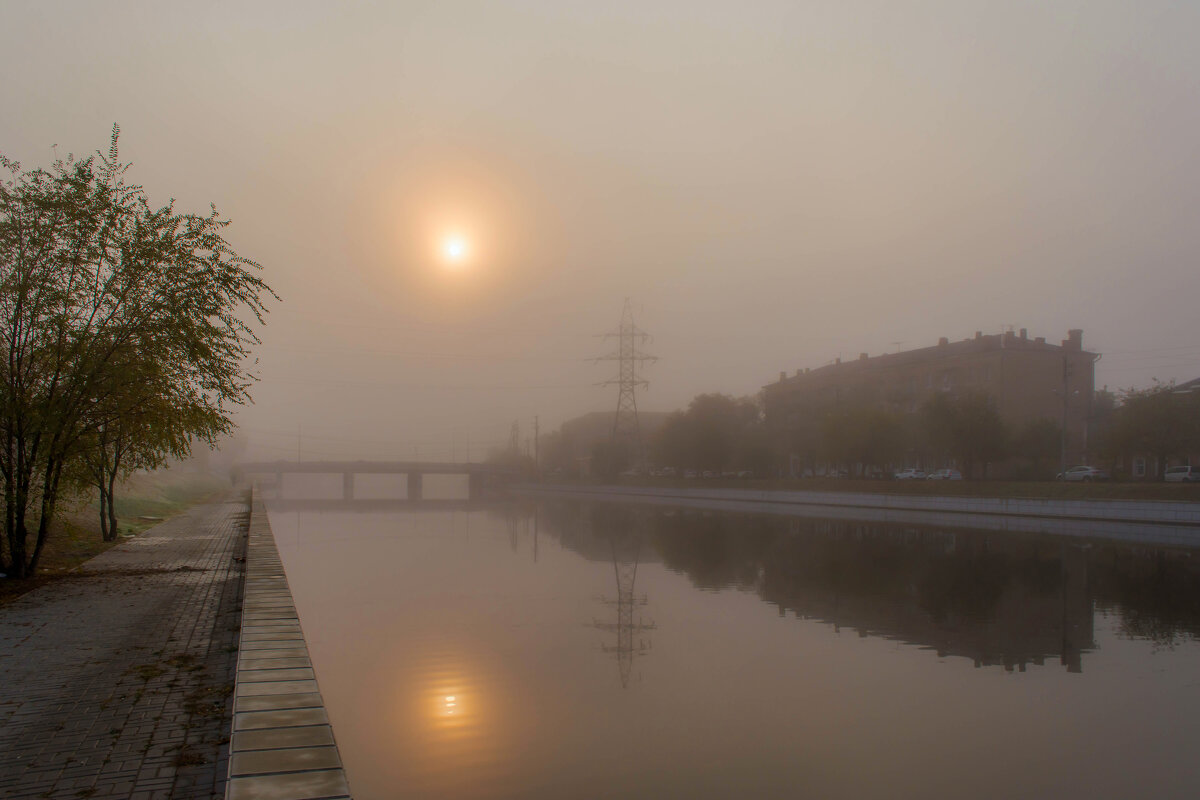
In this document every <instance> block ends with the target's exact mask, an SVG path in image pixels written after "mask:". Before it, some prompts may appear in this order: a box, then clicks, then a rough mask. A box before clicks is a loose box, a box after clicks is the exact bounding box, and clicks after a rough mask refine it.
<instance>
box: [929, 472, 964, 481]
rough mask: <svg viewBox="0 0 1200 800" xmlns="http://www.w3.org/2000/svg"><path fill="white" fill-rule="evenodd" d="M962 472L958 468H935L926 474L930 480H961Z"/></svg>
mask: <svg viewBox="0 0 1200 800" xmlns="http://www.w3.org/2000/svg"><path fill="white" fill-rule="evenodd" d="M962 479H963V476H962V473H961V472H959V471H958V470H956V469H939V470H934V471H933V472H931V473H929V474H928V475H926V476H925V480H928V481H961V480H962Z"/></svg>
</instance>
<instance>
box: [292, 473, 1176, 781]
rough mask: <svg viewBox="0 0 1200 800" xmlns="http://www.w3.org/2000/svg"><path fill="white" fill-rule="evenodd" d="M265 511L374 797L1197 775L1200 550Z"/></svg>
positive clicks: (630, 514)
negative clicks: (1198, 555)
mask: <svg viewBox="0 0 1200 800" xmlns="http://www.w3.org/2000/svg"><path fill="white" fill-rule="evenodd" d="M437 491H438V489H437V488H436V487H434V488H433V490H432V493H431V490H430V487H429V486H427V487H426V497H430V496H431V494H432V496H433V497H434V498H436V497H437ZM446 491H448V492H449V493H448V494H446V495H445V496H447V497H449V496H453V488H452V487H451V488H450V489H448V490H446ZM268 509H269V511H270V521H271V525H272V528H273V529H274V532H275V537H276V541H277V543H278V546H279V551H280V554H281V556H282V558H283V561H284V565H285V568H286V571H287V575H288V578H289V580H290V583H291V587H292V592H293V595H294V597H295V600H296V605H297V607H298V610H299V614H300V618H301V624H302V627H303V630H304V633H305V635H306V637H307V640H308V644H309V648H310V651H311V655H312V659H313V662H314V666H315V669H316V673H317V678H318V680H319V683H320V688H321V691H322V693H323V694H324V697H325V701H326V705H327V708H328V711H329V715H330V717H331V720H332V723H333V728H334V731H335V734H336V737H337V741H338V745H339V747H340V749H341V753H342V757H343V759H344V761H345V766H346V770H347V774H348V776H349V780H350V784H351V788H352V789H353V791H354V794H355V797H357V798H360V800H372V799H373V798H378V799H380V800H382V799H383V798H393V797H400V796H403V797H411V798H517V797H520V798H592V797H596V798H601V797H620V798H675V797H680V798H684V797H686V798H729V797H755V798H776V797H778V798H784V797H786V798H793V797H802V796H808V797H847V798H861V797H947V798H948V797H955V798H957V797H964V796H970V797H988V798H991V797H994V798H1011V797H1014V796H1028V797H1076V796H1087V797H1093V798H1096V797H1130V796H1135V795H1144V796H1155V797H1194V796H1197V794H1198V793H1200V759H1197V758H1195V755H1194V752H1195V747H1196V744H1197V743H1198V742H1200V642H1198V638H1197V637H1198V634H1200V564H1198V563H1197V558H1195V557H1193V553H1192V552H1191V551H1188V550H1183V549H1160V548H1152V547H1144V546H1143V547H1135V546H1130V545H1124V544H1115V543H1111V542H1105V541H1099V540H1096V541H1088V540H1080V539H1078V538H1073V539H1058V538H1054V537H1048V536H1039V535H1026V534H1013V533H995V532H982V531H972V530H968V529H962V528H945V527H939V526H936V525H928V526H911V525H904V526H899V525H887V524H881V523H874V522H855V521H852V520H836V521H835V520H823V519H820V518H817V517H813V518H805V517H794V516H793V517H784V516H770V515H761V514H737V513H730V512H717V511H705V510H701V509H684V508H665V507H653V506H635V505H624V504H619V503H596V502H590V501H583V500H570V499H552V500H543V501H533V500H524V501H516V502H509V503H506V504H498V505H495V506H491V507H485V508H466V507H456V506H453V505H447V506H438V505H437V504H436V502H435V503H430V504H428V505H426V506H419V507H418V506H414V507H412V508H382V509H381V508H374V507H372V506H371V505H370V504H366V505H364V506H361V507H358V508H356V507H339V506H338V504H336V503H334V504H331V506H330V507H329V508H326V509H299V510H297V509H295V508H292V507H289V506H288V504H287V503H286V502H285V503H276V504H275V505H274V506H272V505H271V504H270V503H269V504H268ZM360 509H366V510H360Z"/></svg>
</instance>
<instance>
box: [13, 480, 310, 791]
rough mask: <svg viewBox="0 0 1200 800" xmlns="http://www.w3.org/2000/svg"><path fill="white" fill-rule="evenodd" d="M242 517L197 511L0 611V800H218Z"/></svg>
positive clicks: (219, 509)
mask: <svg viewBox="0 0 1200 800" xmlns="http://www.w3.org/2000/svg"><path fill="white" fill-rule="evenodd" d="M248 510H249V509H248V508H247V506H246V504H245V503H244V502H224V503H213V504H207V505H203V506H197V507H195V508H193V509H191V510H189V511H188V512H186V513H184V514H182V515H180V516H178V517H176V518H174V519H172V520H169V521H167V522H164V523H162V524H160V525H157V526H155V527H154V528H151V529H150V530H149V531H146V532H145V533H143V534H142V535H140V536H138V537H136V538H132V539H129V540H127V541H125V542H122V543H121V544H119V545H117V546H116V547H114V548H112V549H111V550H109V551H107V552H106V553H104V554H103V555H101V556H98V557H97V558H95V559H92V560H91V561H89V562H88V563H87V564H86V565H84V566H83V567H82V568H81V569H80V570H79V571H78V572H77V573H74V574H72V575H71V576H69V577H65V578H61V579H58V580H56V581H53V582H51V583H48V584H46V585H44V586H42V587H40V588H38V589H36V590H34V591H31V592H29V593H28V594H26V595H23V596H22V597H20V598H17V599H16V600H14V601H12V602H10V603H8V604H6V605H5V606H4V607H3V608H0V674H2V675H3V677H4V680H3V681H0V797H5V798H9V797H12V798H26V797H28V798H34V797H85V796H90V797H93V798H108V797H111V798H140V800H153V799H154V798H189V799H190V798H206V799H207V798H214V797H222V796H223V795H224V793H225V787H226V783H227V776H228V759H229V746H228V744H227V737H228V735H229V731H230V726H231V723H232V708H233V698H232V696H231V693H230V692H231V687H232V685H233V682H234V676H235V672H234V670H235V668H236V663H237V658H238V638H239V627H240V624H241V604H242V588H243V581H244V573H243V568H244V565H243V560H244V553H245V543H246V524H247V521H248ZM288 600H289V601H290V597H289V598H288ZM106 762H107V763H106Z"/></svg>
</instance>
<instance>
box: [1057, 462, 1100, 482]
mask: <svg viewBox="0 0 1200 800" xmlns="http://www.w3.org/2000/svg"><path fill="white" fill-rule="evenodd" d="M1055 478H1056V479H1057V480H1060V481H1083V482H1084V483H1090V482H1091V481H1106V480H1108V478H1109V474H1108V471H1107V470H1103V469H1100V468H1099V467H1087V466H1078V467H1071V468H1070V469H1068V470H1067V471H1066V472H1060V473H1058V475H1056V476H1055Z"/></svg>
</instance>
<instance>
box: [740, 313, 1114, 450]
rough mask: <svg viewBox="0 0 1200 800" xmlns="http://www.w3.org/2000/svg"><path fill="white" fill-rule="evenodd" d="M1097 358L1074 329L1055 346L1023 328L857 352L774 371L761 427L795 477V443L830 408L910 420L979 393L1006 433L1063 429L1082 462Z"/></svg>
mask: <svg viewBox="0 0 1200 800" xmlns="http://www.w3.org/2000/svg"><path fill="white" fill-rule="evenodd" d="M1098 358H1099V356H1098V355H1097V354H1096V353H1092V352H1088V351H1087V350H1084V349H1083V331H1082V330H1071V331H1068V333H1067V338H1066V339H1064V340H1063V341H1062V343H1061V344H1050V343H1048V342H1047V341H1046V340H1045V339H1044V338H1042V337H1038V338H1036V339H1030V338H1028V336H1027V335H1026V332H1025V329H1024V328H1022V329H1021V332H1020V334H1017V333H1014V332H1012V331H1008V332H1006V333H1003V334H993V335H987V336H985V335H984V334H982V333H981V332H978V331H977V332H976V333H975V337H974V338H973V339H964V340H962V341H957V342H951V341H950V340H949V339H946V338H942V339H940V340H939V341H938V343H937V345H936V346H934V347H924V348H921V349H919V350H908V351H905V352H902V353H888V354H886V355H881V356H875V357H870V356H868V355H867V354H866V353H862V354H860V355H859V357H858V358H857V359H856V360H854V361H842V360H841V359H837V360H836V361H835V362H834V363H833V364H829V365H827V366H824V367H819V368H817V369H805V370H797V371H796V373H795V374H794V375H791V376H789V375H788V374H786V373H783V372H781V373H779V380H778V381H777V382H776V383H772V384H769V385H767V386H765V387H764V392H763V394H764V405H765V411H766V420H767V425H768V428H769V429H770V430H771V431H772V433H773V435H774V438H775V440H776V442H777V443H778V444H779V446H780V448H781V450H782V451H783V453H784V454H785V455H787V456H789V458H787V463H788V465H789V466H788V468H789V469H790V471H792V472H793V473H798V471H799V470H800V469H803V465H802V455H803V454H802V453H799V452H797V451H798V450H799V446H798V444H797V443H798V442H803V441H805V438H806V436H807V437H811V435H812V430H813V426H814V424H815V423H816V422H819V419H820V417H821V415H822V414H823V413H824V412H825V411H827V410H829V409H831V408H836V407H839V406H844V405H859V406H861V405H867V406H877V407H882V408H885V409H887V410H889V411H892V412H896V413H912V412H915V411H917V410H918V409H919V408H920V407H921V405H922V404H923V403H924V402H925V401H926V400H928V399H929V398H930V397H932V396H933V395H935V394H936V393H939V392H945V393H949V394H951V395H956V394H961V393H965V392H980V393H983V394H985V395H987V396H988V397H989V398H991V400H992V401H993V402H994V403H995V406H996V410H997V411H998V412H999V414H1000V418H1001V419H1002V420H1003V421H1004V423H1005V424H1006V425H1007V426H1008V427H1009V428H1010V429H1011V430H1014V431H1018V430H1020V429H1021V428H1023V427H1024V426H1026V425H1028V424H1029V423H1031V422H1035V421H1037V420H1049V421H1052V422H1054V424H1056V425H1060V426H1064V428H1065V430H1066V447H1067V461H1068V462H1070V463H1083V462H1085V461H1086V454H1087V449H1088V422H1089V416H1090V414H1091V408H1092V395H1093V392H1094V387H1095V362H1096V360H1097V359H1098ZM1064 391H1065V394H1066V401H1065V404H1064V400H1063V396H1064ZM1064 423H1065V424H1064ZM927 466H928V465H927ZM934 466H940V465H934Z"/></svg>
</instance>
